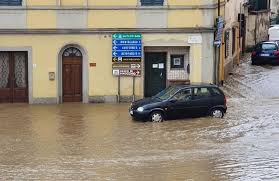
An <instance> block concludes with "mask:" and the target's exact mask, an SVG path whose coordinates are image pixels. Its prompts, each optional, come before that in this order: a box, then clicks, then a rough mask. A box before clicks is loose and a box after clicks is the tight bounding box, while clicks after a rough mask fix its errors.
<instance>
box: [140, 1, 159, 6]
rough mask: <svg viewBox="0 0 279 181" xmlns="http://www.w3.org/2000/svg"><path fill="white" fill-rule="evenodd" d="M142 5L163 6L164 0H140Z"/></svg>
mask: <svg viewBox="0 0 279 181" xmlns="http://www.w3.org/2000/svg"><path fill="white" fill-rule="evenodd" d="M140 2H141V5H142V6H163V5H164V0H140Z"/></svg>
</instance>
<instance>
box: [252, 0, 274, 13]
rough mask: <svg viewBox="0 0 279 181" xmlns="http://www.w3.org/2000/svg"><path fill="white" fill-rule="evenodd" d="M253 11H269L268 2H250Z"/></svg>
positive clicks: (265, 0) (258, 0)
mask: <svg viewBox="0 0 279 181" xmlns="http://www.w3.org/2000/svg"><path fill="white" fill-rule="evenodd" d="M249 4H250V8H249V9H250V10H251V11H260V10H267V9H269V6H268V1H267V0H249Z"/></svg>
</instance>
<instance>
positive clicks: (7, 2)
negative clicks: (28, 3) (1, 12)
mask: <svg viewBox="0 0 279 181" xmlns="http://www.w3.org/2000/svg"><path fill="white" fill-rule="evenodd" d="M21 5H22V0H0V6H21Z"/></svg>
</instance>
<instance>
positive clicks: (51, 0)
mask: <svg viewBox="0 0 279 181" xmlns="http://www.w3.org/2000/svg"><path fill="white" fill-rule="evenodd" d="M26 4H27V6H54V5H56V0H26Z"/></svg>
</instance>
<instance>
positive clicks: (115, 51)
mask: <svg viewBox="0 0 279 181" xmlns="http://www.w3.org/2000/svg"><path fill="white" fill-rule="evenodd" d="M141 60H142V35H141V34H140V33H114V34H112V74H113V76H117V77H118V102H120V78H121V76H127V77H133V101H134V100H135V77H140V76H141V74H142V70H141Z"/></svg>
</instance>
